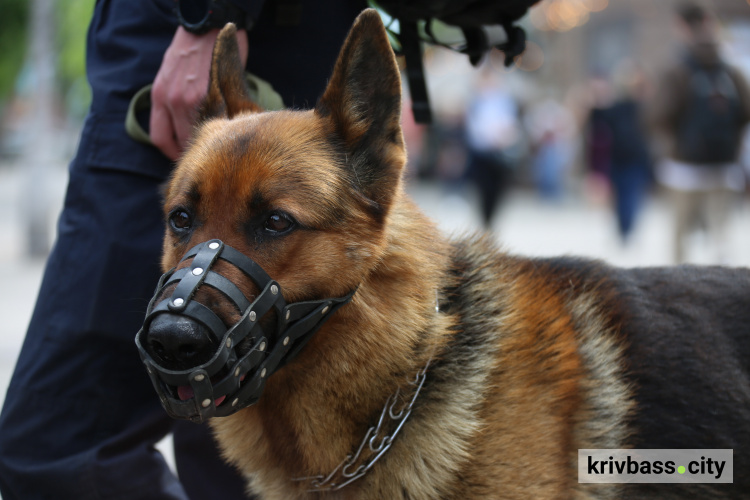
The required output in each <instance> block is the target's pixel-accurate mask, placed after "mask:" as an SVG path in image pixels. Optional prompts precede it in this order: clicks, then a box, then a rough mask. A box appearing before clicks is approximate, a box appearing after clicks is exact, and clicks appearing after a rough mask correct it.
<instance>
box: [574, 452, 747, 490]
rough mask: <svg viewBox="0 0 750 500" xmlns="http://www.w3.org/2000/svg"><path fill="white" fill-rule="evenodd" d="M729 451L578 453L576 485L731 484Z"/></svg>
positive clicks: (732, 468)
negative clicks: (577, 483)
mask: <svg viewBox="0 0 750 500" xmlns="http://www.w3.org/2000/svg"><path fill="white" fill-rule="evenodd" d="M732 455H733V450H640V449H636V450H578V482H579V483H731V482H732V476H733V470H734V467H733V463H732Z"/></svg>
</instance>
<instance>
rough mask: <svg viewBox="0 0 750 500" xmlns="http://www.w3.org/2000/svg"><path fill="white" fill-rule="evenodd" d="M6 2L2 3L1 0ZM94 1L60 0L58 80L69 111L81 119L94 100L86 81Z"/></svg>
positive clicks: (58, 17) (57, 5)
mask: <svg viewBox="0 0 750 500" xmlns="http://www.w3.org/2000/svg"><path fill="white" fill-rule="evenodd" d="M0 1H3V0H0ZM94 3H95V0H57V1H56V6H55V10H56V14H57V26H56V29H57V36H56V38H57V43H58V45H57V46H58V47H59V49H60V52H59V53H58V55H57V80H58V83H59V85H60V90H61V93H62V97H63V99H64V101H65V104H66V107H67V108H68V112H69V113H72V114H73V115H78V116H82V115H83V114H84V113H85V111H86V108H88V104H89V101H90V100H91V90H90V89H89V86H88V82H87V81H86V33H87V32H88V26H89V22H90V21H91V14H92V13H93V12H94Z"/></svg>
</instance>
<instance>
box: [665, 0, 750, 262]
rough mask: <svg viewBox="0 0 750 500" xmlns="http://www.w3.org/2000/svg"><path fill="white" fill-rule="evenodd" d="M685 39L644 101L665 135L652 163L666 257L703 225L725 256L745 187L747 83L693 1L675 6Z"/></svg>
mask: <svg viewBox="0 0 750 500" xmlns="http://www.w3.org/2000/svg"><path fill="white" fill-rule="evenodd" d="M677 14H678V15H677V17H678V23H679V26H680V31H681V33H682V34H683V35H684V38H685V43H684V46H683V48H682V53H681V54H680V56H679V58H678V60H677V62H676V64H674V65H672V67H669V68H667V69H666V70H665V71H664V73H663V75H662V76H661V78H660V81H659V84H658V87H657V92H656V96H655V97H656V98H655V100H654V102H653V104H652V106H651V112H652V113H653V116H652V118H653V121H654V125H655V126H656V128H657V129H658V131H659V132H661V133H662V136H663V138H664V139H666V148H667V149H666V151H665V153H666V155H665V156H666V157H665V158H664V159H663V161H662V162H660V164H659V165H658V168H657V169H656V179H657V181H658V182H659V183H660V184H661V185H662V186H663V187H664V188H666V190H667V192H668V193H669V200H670V203H671V204H672V208H673V210H674V219H675V220H674V259H675V261H676V262H677V263H682V262H684V261H685V260H686V251H685V239H686V237H687V236H688V235H689V234H690V232H691V231H692V229H694V228H696V227H704V228H705V229H706V230H707V232H708V234H709V236H710V237H711V239H712V240H713V244H714V245H715V247H716V252H717V255H716V258H717V260H718V262H719V263H725V261H726V258H727V256H726V254H725V248H726V237H727V234H726V232H727V223H728V220H729V217H730V215H731V209H732V205H733V204H734V203H735V202H736V200H737V199H738V197H739V194H740V193H742V192H743V191H744V189H745V174H744V172H743V169H742V166H741V165H740V162H739V155H740V150H741V146H742V138H743V129H744V127H745V126H746V124H747V123H748V121H750V89H748V86H747V83H746V81H745V79H744V78H743V76H742V75H741V74H740V72H739V71H738V70H737V69H736V68H733V67H732V66H729V65H728V64H727V63H726V62H724V61H723V60H722V58H721V56H720V54H719V49H718V41H717V25H716V21H715V19H714V17H713V16H712V14H711V13H709V12H708V11H707V10H705V9H704V8H703V7H702V6H701V5H699V4H696V3H688V4H683V5H682V6H680V7H679V8H678V10H677Z"/></svg>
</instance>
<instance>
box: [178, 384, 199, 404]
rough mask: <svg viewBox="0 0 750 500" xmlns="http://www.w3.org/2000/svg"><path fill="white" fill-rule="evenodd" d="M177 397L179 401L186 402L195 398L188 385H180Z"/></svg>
mask: <svg viewBox="0 0 750 500" xmlns="http://www.w3.org/2000/svg"><path fill="white" fill-rule="evenodd" d="M177 395H178V396H179V397H180V401H187V400H188V399H190V398H192V397H193V396H195V393H194V392H193V388H192V387H190V386H189V385H181V386H179V387H177Z"/></svg>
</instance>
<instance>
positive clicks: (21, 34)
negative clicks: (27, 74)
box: [0, 0, 30, 102]
mask: <svg viewBox="0 0 750 500" xmlns="http://www.w3.org/2000/svg"><path fill="white" fill-rule="evenodd" d="M29 6H30V2H29V1H28V0H0V12H2V15H0V102H2V101H4V100H5V99H6V98H7V97H8V95H9V94H10V92H11V91H12V90H13V85H14V84H15V81H16V77H17V76H18V72H19V71H20V70H21V67H22V66H23V62H24V57H25V56H26V47H27V37H26V31H27V28H28V24H29Z"/></svg>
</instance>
